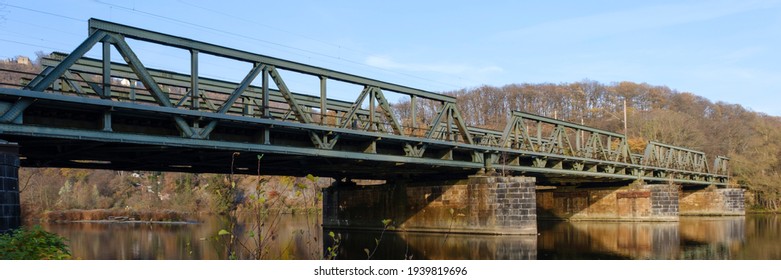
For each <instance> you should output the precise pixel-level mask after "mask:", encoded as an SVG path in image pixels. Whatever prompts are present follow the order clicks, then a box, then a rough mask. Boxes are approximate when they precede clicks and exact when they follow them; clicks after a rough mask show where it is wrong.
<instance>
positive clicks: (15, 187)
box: [0, 140, 22, 233]
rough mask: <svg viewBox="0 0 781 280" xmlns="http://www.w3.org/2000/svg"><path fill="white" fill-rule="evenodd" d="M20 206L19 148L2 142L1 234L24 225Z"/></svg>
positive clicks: (0, 169)
mask: <svg viewBox="0 0 781 280" xmlns="http://www.w3.org/2000/svg"><path fill="white" fill-rule="evenodd" d="M21 212H22V211H21V208H20V205H19V146H17V145H16V143H10V142H6V141H2V140H0V233H2V232H6V231H10V230H14V229H17V228H19V227H20V226H21V225H22V221H21Z"/></svg>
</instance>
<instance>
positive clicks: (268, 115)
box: [262, 67, 271, 118]
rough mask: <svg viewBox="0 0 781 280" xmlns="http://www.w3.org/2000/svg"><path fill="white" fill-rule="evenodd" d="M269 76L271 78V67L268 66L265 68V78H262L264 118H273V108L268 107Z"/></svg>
mask: <svg viewBox="0 0 781 280" xmlns="http://www.w3.org/2000/svg"><path fill="white" fill-rule="evenodd" d="M268 78H269V69H268V67H266V68H263V78H262V84H263V85H262V87H263V117H264V118H271V110H270V108H269V107H268V106H269V90H268Z"/></svg>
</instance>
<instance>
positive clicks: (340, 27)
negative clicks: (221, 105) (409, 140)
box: [0, 0, 781, 116]
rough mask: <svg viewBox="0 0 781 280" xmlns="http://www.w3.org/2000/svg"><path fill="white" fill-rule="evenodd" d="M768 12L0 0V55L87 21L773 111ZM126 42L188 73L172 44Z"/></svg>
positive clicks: (55, 45)
mask: <svg viewBox="0 0 781 280" xmlns="http://www.w3.org/2000/svg"><path fill="white" fill-rule="evenodd" d="M779 15H781V1H490V2H486V1H480V2H479V3H478V2H476V1H453V0H451V1H376V2H369V1H230V0H223V1H175V0H171V1H165V0H164V1H141V0H137V1H114V0H99V1H67V2H66V1H30V0H0V58H8V57H13V56H16V55H26V56H31V57H34V55H35V52H36V51H39V50H42V51H45V52H49V51H64V52H69V51H71V50H73V49H74V48H75V47H76V46H77V45H78V44H79V43H80V42H81V41H82V40H84V39H85V38H86V35H87V23H86V20H87V19H89V18H90V17H94V18H100V19H104V20H108V21H113V22H117V23H122V24H127V25H132V26H137V27H141V28H145V29H151V30H155V31H159V32H163V33H169V34H173V35H178V36H183V37H189V38H193V39H196V40H200V41H205V42H210V43H214V44H218V45H223V46H228V47H232V48H237V49H242V50H246V51H250V52H255V53H260V54H264V55H270V56H275V57H279V58H283V59H287V60H292V61H297V62H301V63H306V64H311V65H315V66H320V67H325V68H331V69H335V70H339V71H343V72H347V73H352V74H356V75H360V76H366V77H370V78H374V79H379V80H383V81H388V82H393V83H398V84H403V85H407V86H411V87H415V88H420V89H424V90H429V91H435V92H440V91H448V90H454V89H460V88H464V87H476V86H480V85H494V86H502V85H505V84H509V83H543V82H550V83H561V82H575V81H580V80H584V79H590V80H595V81H599V82H603V83H611V82H619V81H632V82H638V83H642V82H645V83H649V84H652V85H666V86H669V87H671V88H673V89H676V90H679V91H682V92H691V93H694V94H697V95H700V96H704V97H706V98H708V99H710V100H711V101H714V102H716V101H724V102H728V103H738V104H741V105H743V106H745V107H747V108H750V109H753V110H755V111H759V112H764V113H767V114H770V115H776V116H781V16H779ZM131 46H133V44H131ZM134 49H136V52H137V53H139V56H140V57H141V58H142V60H143V61H144V62H145V63H146V64H147V65H148V66H150V67H156V68H166V69H171V70H176V71H182V72H187V71H188V69H189V66H188V65H187V63H186V62H187V54H186V53H185V52H182V51H178V50H172V49H160V48H156V47H154V46H148V45H143V44H137V47H136V46H134ZM114 57H118V56H114ZM203 62H205V63H206V64H208V65H205V67H203V68H202V70H201V73H202V74H204V75H207V76H213V77H217V78H224V79H229V80H240V79H241V78H243V77H244V75H245V74H246V72H247V71H248V70H249V67H248V66H246V65H240V64H236V63H231V62H227V61H222V60H220V59H210V58H203V59H202V63H203ZM209 65H211V66H209ZM302 84H306V83H302ZM311 85H316V83H315V82H312V83H311ZM291 87H293V86H291ZM294 90H295V89H294ZM298 91H303V92H307V91H309V89H308V86H305V85H302V86H301V89H299V90H298ZM355 96H357V92H356V93H355ZM342 98H343V99H348V100H349V99H350V98H351V97H350V96H344V97H342Z"/></svg>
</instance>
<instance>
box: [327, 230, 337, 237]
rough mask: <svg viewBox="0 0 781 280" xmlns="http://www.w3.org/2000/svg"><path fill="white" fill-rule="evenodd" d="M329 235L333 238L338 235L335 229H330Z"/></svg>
mask: <svg viewBox="0 0 781 280" xmlns="http://www.w3.org/2000/svg"><path fill="white" fill-rule="evenodd" d="M328 236H330V237H331V238H334V237H335V236H336V234H334V232H333V231H329V232H328Z"/></svg>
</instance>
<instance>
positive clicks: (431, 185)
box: [323, 176, 537, 234]
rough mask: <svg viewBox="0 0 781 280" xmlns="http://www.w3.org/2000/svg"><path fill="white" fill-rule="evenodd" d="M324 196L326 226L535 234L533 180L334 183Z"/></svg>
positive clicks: (486, 178) (485, 178)
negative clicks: (386, 225) (385, 222)
mask: <svg viewBox="0 0 781 280" xmlns="http://www.w3.org/2000/svg"><path fill="white" fill-rule="evenodd" d="M323 192H324V195H323V226H324V227H325V228H344V229H370V230H382V229H383V228H384V227H385V225H384V224H383V220H388V219H389V220H391V222H390V224H389V226H391V227H390V228H389V229H392V230H398V231H410V232H452V233H481V234H536V233H537V219H536V211H535V200H536V199H535V179H534V178H531V177H497V176H470V177H469V178H468V179H463V180H454V181H430V182H425V181H414V182H412V181H408V182H401V181H399V182H388V183H386V184H382V185H375V186H358V185H356V184H352V183H345V182H337V183H335V184H334V185H333V186H331V187H329V188H327V189H325V190H324V191H323Z"/></svg>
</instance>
